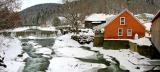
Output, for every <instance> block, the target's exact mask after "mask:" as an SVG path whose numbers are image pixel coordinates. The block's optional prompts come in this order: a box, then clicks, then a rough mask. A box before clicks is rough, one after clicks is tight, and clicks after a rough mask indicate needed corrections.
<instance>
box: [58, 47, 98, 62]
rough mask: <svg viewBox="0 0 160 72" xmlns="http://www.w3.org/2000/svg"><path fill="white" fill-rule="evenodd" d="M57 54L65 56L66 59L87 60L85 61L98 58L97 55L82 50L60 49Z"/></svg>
mask: <svg viewBox="0 0 160 72" xmlns="http://www.w3.org/2000/svg"><path fill="white" fill-rule="evenodd" d="M55 52H56V54H57V55H58V56H65V57H77V58H85V59H95V58H96V57H97V54H96V53H94V52H92V51H88V50H84V49H82V48H69V47H65V48H59V49H57V50H55Z"/></svg>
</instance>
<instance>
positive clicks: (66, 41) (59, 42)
mask: <svg viewBox="0 0 160 72" xmlns="http://www.w3.org/2000/svg"><path fill="white" fill-rule="evenodd" d="M71 35H72V34H66V35H63V36H60V37H58V38H57V39H56V40H55V44H54V46H53V48H61V47H67V46H68V47H70V46H72V47H79V46H80V44H79V43H78V42H77V41H75V40H72V39H71Z"/></svg>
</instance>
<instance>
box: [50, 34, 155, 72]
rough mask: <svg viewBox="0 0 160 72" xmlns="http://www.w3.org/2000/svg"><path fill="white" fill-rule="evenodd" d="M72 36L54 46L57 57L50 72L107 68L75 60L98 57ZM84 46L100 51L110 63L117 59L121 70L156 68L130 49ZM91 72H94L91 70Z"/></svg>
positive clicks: (85, 71) (52, 62) (140, 70)
mask: <svg viewBox="0 0 160 72" xmlns="http://www.w3.org/2000/svg"><path fill="white" fill-rule="evenodd" d="M70 36H71V34H66V35H63V36H60V37H58V38H57V39H56V41H55V45H54V46H53V49H54V50H55V53H56V56H55V58H53V59H52V60H50V62H51V64H50V65H49V69H48V72H90V70H91V69H93V68H94V67H96V69H99V68H104V67H105V65H103V64H102V65H101V64H100V66H99V64H94V65H88V63H84V62H81V61H79V60H77V59H75V58H74V57H77V58H90V57H91V58H92V57H94V56H96V54H94V52H90V51H85V50H83V49H81V48H79V47H80V46H82V45H80V44H79V43H77V42H76V41H74V40H71V39H70ZM83 46H88V47H91V49H92V50H94V51H99V52H100V53H101V54H103V56H104V58H105V59H106V60H108V61H111V62H113V61H112V60H111V59H112V58H111V57H115V58H116V59H117V60H118V61H119V62H120V68H122V69H124V70H129V71H130V72H144V71H148V70H151V69H152V68H153V67H154V66H151V65H150V63H149V62H148V61H150V59H149V58H146V57H144V56H141V55H140V54H138V53H137V52H132V51H131V50H128V49H122V50H106V49H103V48H100V47H93V44H92V43H91V44H85V45H83ZM89 64H91V63H89ZM97 67H98V68H97ZM91 72H93V71H92V70H91Z"/></svg>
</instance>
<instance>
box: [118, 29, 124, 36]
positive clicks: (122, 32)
mask: <svg viewBox="0 0 160 72" xmlns="http://www.w3.org/2000/svg"><path fill="white" fill-rule="evenodd" d="M120 29H122V35H119V30H120ZM118 36H123V28H118Z"/></svg>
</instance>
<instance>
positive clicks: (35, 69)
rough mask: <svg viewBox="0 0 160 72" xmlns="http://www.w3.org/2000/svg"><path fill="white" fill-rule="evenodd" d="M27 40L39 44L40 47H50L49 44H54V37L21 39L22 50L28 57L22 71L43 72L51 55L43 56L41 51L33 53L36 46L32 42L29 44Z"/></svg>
mask: <svg viewBox="0 0 160 72" xmlns="http://www.w3.org/2000/svg"><path fill="white" fill-rule="evenodd" d="M29 41H33V42H35V43H38V45H41V46H42V47H47V48H49V49H51V46H53V44H54V39H22V40H21V42H22V43H23V44H22V45H24V46H23V50H24V52H26V53H27V54H28V55H29V56H30V57H28V58H27V59H26V60H25V62H26V64H25V67H24V70H23V72H45V70H47V68H48V66H49V64H50V62H49V59H51V57H52V55H48V56H50V57H49V58H48V57H44V56H43V54H42V53H35V51H36V48H34V46H33V45H32V44H29ZM52 54H54V53H52Z"/></svg>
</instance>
